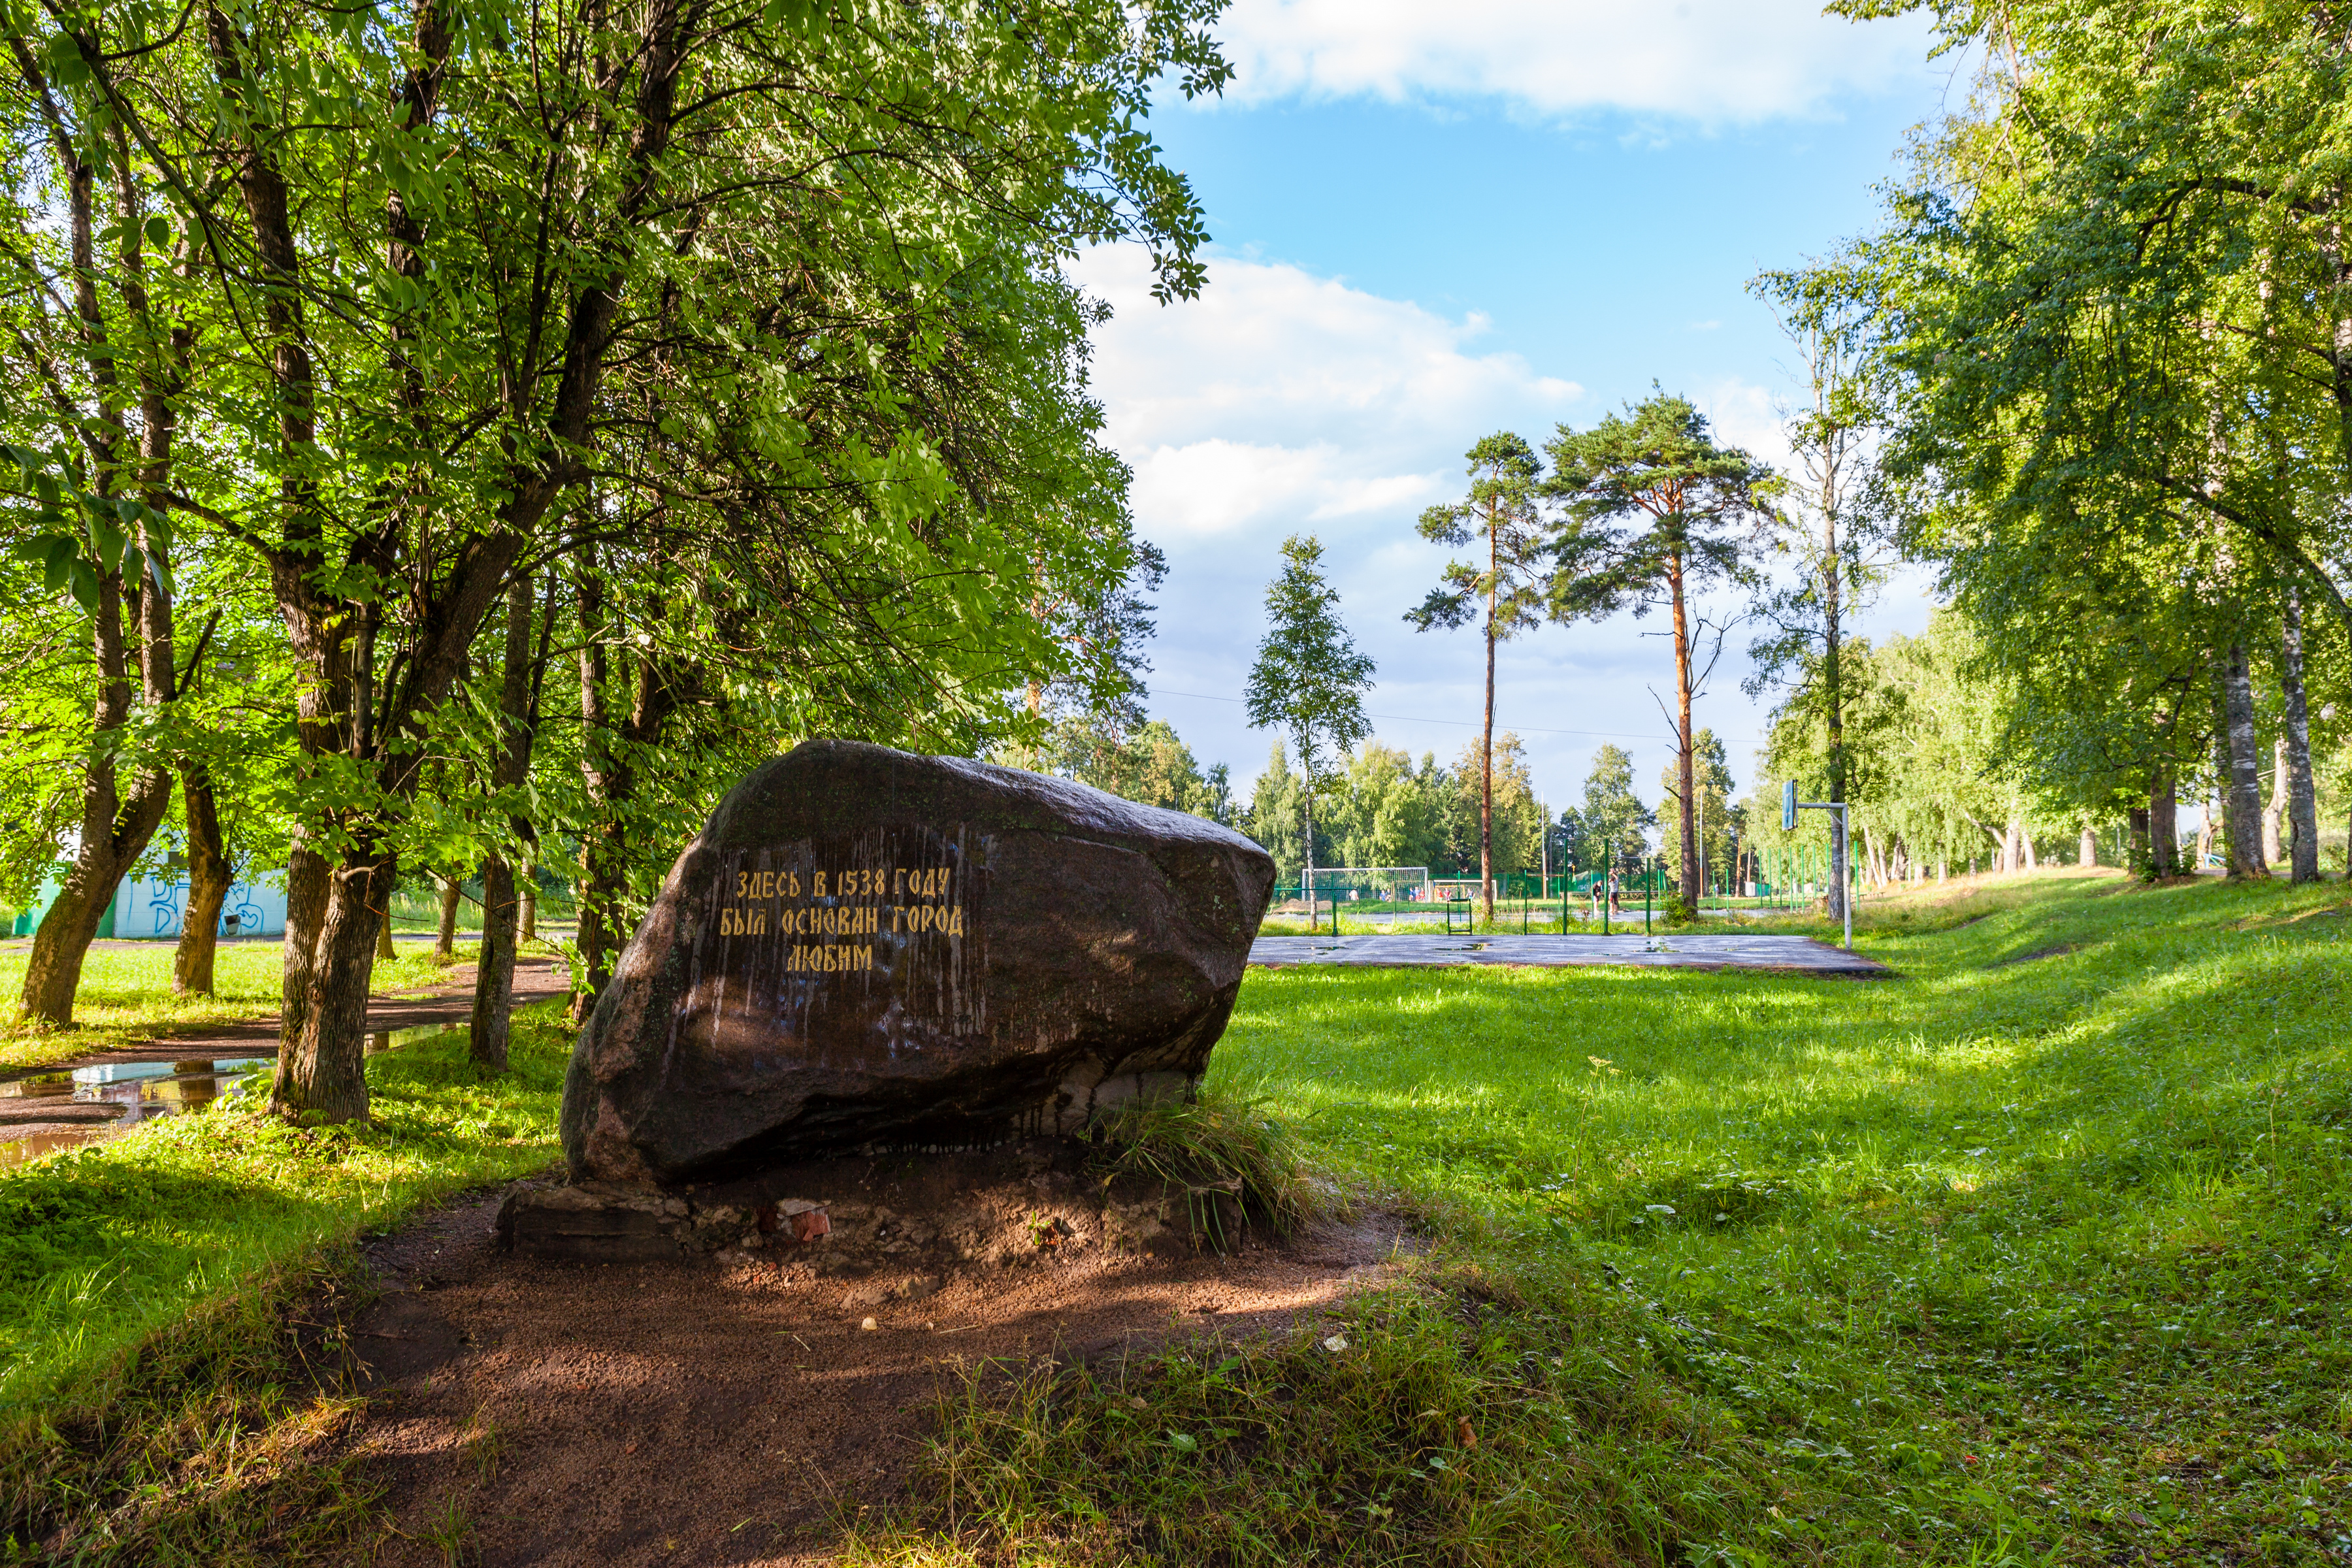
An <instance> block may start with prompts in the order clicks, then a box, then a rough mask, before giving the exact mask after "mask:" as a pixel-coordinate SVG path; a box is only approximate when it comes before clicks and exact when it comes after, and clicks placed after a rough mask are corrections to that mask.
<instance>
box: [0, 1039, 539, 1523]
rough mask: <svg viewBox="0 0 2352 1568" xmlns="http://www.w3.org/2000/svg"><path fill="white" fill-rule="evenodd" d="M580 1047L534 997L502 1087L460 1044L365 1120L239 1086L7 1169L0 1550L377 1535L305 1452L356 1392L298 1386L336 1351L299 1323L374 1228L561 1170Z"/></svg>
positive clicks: (0, 1306)
mask: <svg viewBox="0 0 2352 1568" xmlns="http://www.w3.org/2000/svg"><path fill="white" fill-rule="evenodd" d="M571 1045H572V1040H571V1035H570V1033H569V1032H568V1031H567V1030H565V1029H564V1028H562V1026H559V1024H558V1023H557V1022H556V1015H555V1010H554V1008H553V1007H552V1006H551V1005H550V1006H541V1007H537V1008H532V1009H529V1010H526V1011H525V1012H522V1013H519V1014H518V1015H517V1016H516V1023H515V1030H514V1034H513V1038H512V1044H511V1046H510V1060H511V1063H512V1066H513V1070H512V1071H511V1072H509V1073H508V1074H507V1075H505V1076H504V1077H500V1078H496V1079H485V1078H483V1077H482V1076H481V1075H480V1074H478V1072H477V1071H476V1069H475V1068H473V1067H471V1066H470V1065H469V1064H468V1063H467V1060H466V1054H465V1053H466V1040H465V1037H464V1036H463V1035H462V1034H457V1035H452V1036H449V1037H444V1038H439V1039H434V1040H428V1041H425V1042H423V1043H420V1044H417V1045H414V1046H407V1047H402V1048H401V1049H398V1050H395V1051H388V1052H384V1053H382V1054H379V1055H377V1056H373V1057H371V1058H368V1064H367V1074H368V1087H369V1090H370V1094H371V1096H372V1098H373V1110H374V1120H373V1125H371V1126H367V1127H363V1128H342V1127H338V1128H317V1129H297V1128H293V1127H290V1126H288V1125H286V1124H284V1123H282V1122H278V1121H269V1120H266V1119H263V1118H259V1117H257V1116H254V1115H252V1114H250V1113H249V1112H248V1111H247V1110H243V1109H240V1100H242V1098H243V1097H241V1096H237V1097H230V1098H227V1099H225V1100H219V1101H215V1103H214V1104H213V1105H212V1106H211V1107H209V1108H207V1109H206V1110H203V1111H201V1112H199V1113H195V1114H190V1115H184V1116H177V1117H172V1118H168V1119H165V1120H163V1121H158V1122H155V1123H153V1124H152V1125H151V1126H148V1127H146V1128H143V1129H142V1130H141V1131H138V1132H137V1133H135V1134H132V1135H131V1136H128V1137H125V1138H122V1139H120V1140H117V1141H116V1142H111V1143H108V1144H104V1145H101V1146H97V1147H93V1148H89V1149H84V1150H79V1151H77V1152H72V1153H68V1154H59V1155H54V1156H51V1157H49V1158H47V1159H44V1160H39V1161H36V1162H34V1163H31V1164H28V1165H25V1166H21V1167H19V1168H16V1169H15V1170H11V1171H7V1172H5V1173H0V1561H13V1560H15V1554H16V1552H17V1551H20V1550H25V1549H26V1548H27V1547H28V1546H29V1542H30V1541H31V1540H33V1539H37V1537H38V1535H39V1534H40V1533H43V1532H45V1531H46V1528H47V1526H48V1525H53V1524H54V1523H56V1522H57V1521H58V1520H59V1519H61V1518H74V1519H76V1520H77V1521H78V1523H77V1525H76V1536H75V1541H76V1544H77V1549H78V1550H81V1551H83V1552H86V1553H88V1555H87V1557H86V1558H84V1559H77V1560H87V1561H94V1562H105V1561H122V1562H138V1563H144V1562H157V1561H187V1562H192V1563H193V1562H205V1563H211V1562H226V1561H237V1560H243V1558H244V1557H245V1555H246V1554H247V1551H248V1549H250V1550H251V1551H253V1552H259V1553H260V1554H261V1555H262V1556H264V1557H268V1556H272V1555H273V1554H282V1553H286V1552H295V1553H296V1554H297V1555H298V1556H299V1552H300V1551H301V1550H307V1549H308V1548H309V1547H310V1546H314V1545H316V1544H318V1543H319V1541H320V1539H321V1538H322V1537H323V1538H328V1539H341V1537H342V1535H343V1533H344V1532H345V1531H351V1530H362V1531H363V1530H364V1529H365V1528H367V1527H368V1526H367V1510H366V1509H365V1507H364V1503H365V1499H364V1497H363V1496H360V1495H357V1494H354V1493H353V1492H352V1491H351V1490H350V1489H349V1488H348V1487H347V1485H346V1484H345V1483H346V1481H347V1478H345V1477H344V1476H342V1475H341V1473H340V1472H339V1471H337V1470H335V1469H334V1468H331V1467H330V1468H326V1469H320V1468H318V1467H316V1466H313V1465H311V1464H310V1463H309V1462H308V1461H307V1460H306V1459H305V1458H304V1456H305V1454H306V1453H307V1452H309V1451H310V1449H311V1448H312V1447H314V1446H315V1439H316V1438H317V1437H318V1436H320V1427H321V1426H322V1425H331V1424H332V1422H333V1421H335V1420H337V1419H339V1418H340V1417H341V1415H342V1414H343V1413H344V1412H346V1411H347V1410H348V1408H349V1402H348V1401H345V1402H340V1403H339V1402H334V1401H330V1402H328V1404H327V1405H324V1406H312V1405H310V1404H309V1402H308V1401H307V1400H305V1399H303V1398H301V1397H299V1395H300V1394H301V1393H302V1390H301V1389H300V1388H299V1379H296V1377H295V1374H296V1373H299V1367H300V1364H301V1362H302V1360H303V1359H304V1356H305V1354H306V1353H309V1354H315V1353H316V1352H317V1351H318V1350H319V1348H320V1347H318V1346H316V1345H315V1344H314V1345H310V1346H309V1347H308V1351H307V1352H305V1349H304V1347H303V1346H302V1345H301V1344H300V1343H299V1338H300V1336H299V1334H291V1335H289V1330H288V1314H289V1312H293V1313H296V1314H297V1315H299V1311H300V1304H301V1303H302V1302H303V1301H304V1300H306V1299H308V1298H310V1297H312V1296H313V1295H314V1294H315V1293H316V1292H318V1291H321V1290H331V1289H337V1288H339V1287H340V1285H341V1274H342V1270H343V1268H345V1267H346V1265H347V1263H348V1259H349V1257H350V1249H351V1247H352V1243H353V1241H354V1240H355V1239H356V1238H357V1237H359V1236H361V1235H362V1233H363V1232H366V1231H369V1230H373V1229H378V1228H381V1227H383V1226H388V1225H391V1224H393V1223H394V1222H396V1221H397V1220H399V1219H400V1218H401V1217H402V1216H403V1215H406V1214H408V1213H410V1212H412V1211H413V1210H415V1208H416V1207H417V1206H418V1205H422V1204H426V1203H430V1202H432V1201H434V1200H435V1199H437V1198H440V1197H443V1196H446V1194H450V1193H453V1192H457V1191H459V1190H462V1189H464V1188H467V1187H471V1186H478V1185H480V1184H485V1183H490V1182H500V1181H506V1180H510V1179H512V1178H513V1177H516V1176H519V1175H522V1174H525V1173H529V1172H531V1171H535V1170H538V1169H540V1168H541V1167H543V1166H545V1165H547V1164H548V1163H550V1162H551V1161H553V1160H554V1159H555V1158H556V1157H557V1147H556V1141H555V1113H556V1107H557V1103H558V1101H559V1100H560V1098H561V1096H562V1083H563V1068H564V1064H565V1062H566V1061H567V1060H568V1059H569V1056H570V1052H571ZM289 1380H294V1381H296V1382H297V1383H298V1386H296V1387H295V1388H292V1389H290V1390H289V1387H288V1386H287V1384H289ZM126 1491H127V1492H128V1494H129V1497H128V1500H127V1501H126V1500H125V1498H124V1493H125V1492H126ZM281 1508H282V1509H284V1510H290V1512H291V1515H292V1517H291V1518H290V1519H289V1518H286V1517H280V1510H281ZM34 1521H40V1522H38V1523H36V1522H34ZM10 1542H14V1543H15V1544H14V1546H13V1547H12V1546H10Z"/></svg>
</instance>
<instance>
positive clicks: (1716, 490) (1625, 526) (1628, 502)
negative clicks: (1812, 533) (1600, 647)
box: [1544, 392, 1779, 620]
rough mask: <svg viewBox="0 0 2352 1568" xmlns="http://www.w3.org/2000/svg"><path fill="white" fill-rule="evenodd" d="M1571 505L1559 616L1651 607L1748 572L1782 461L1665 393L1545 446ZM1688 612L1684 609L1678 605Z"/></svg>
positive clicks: (1551, 490)
mask: <svg viewBox="0 0 2352 1568" xmlns="http://www.w3.org/2000/svg"><path fill="white" fill-rule="evenodd" d="M1544 452H1545V455H1546V456H1548V457H1549V458H1550V459H1551V465H1552V476H1551V478H1550V479H1549V480H1547V481H1545V485H1544V489H1545V490H1546V492H1547V493H1548V494H1549V495H1550V496H1551V497H1552V498H1553V499H1554V500H1556V501H1557V502H1558V503H1559V506H1560V509H1561V511H1562V513H1563V517H1564V521H1563V526H1562V527H1561V529H1560V531H1559V536H1558V538H1557V540H1556V541H1555V542H1554V545H1553V550H1554V552H1555V555H1556V558H1557V561H1558V571H1557V572H1556V574H1554V575H1553V577H1552V579H1551V582H1550V584H1549V586H1550V595H1551V597H1550V603H1551V612H1552V614H1553V615H1554V616H1556V617H1558V618H1559V619H1561V620H1579V619H1586V618H1596V617H1599V616H1606V615H1612V614H1614V613H1615V612H1616V611H1617V610H1619V609H1622V608H1624V607H1627V606H1631V607H1632V608H1633V613H1634V614H1636V615H1641V614H1643V613H1644V612H1645V611H1647V610H1649V609H1651V608H1654V607H1655V606H1656V605H1658V604H1659V603H1660V602H1661V601H1662V600H1671V601H1673V602H1674V603H1675V604H1676V605H1679V604H1680V602H1681V599H1682V597H1683V595H1684V594H1685V592H1686V591H1696V590H1697V589H1700V588H1702V587H1705V586H1706V585H1707V584H1711V583H1720V582H1730V583H1745V582H1747V581H1748V575H1749V572H1748V564H1747V560H1746V554H1747V550H1746V542H1745V534H1746V532H1747V531H1748V530H1749V529H1750V528H1752V527H1753V526H1754V525H1756V524H1757V523H1759V522H1760V521H1764V520H1766V519H1768V518H1769V516H1770V506H1771V502H1772V499H1773V497H1774V496H1775V495H1776V494H1777V493H1778V489H1779V485H1778V481H1777V479H1776V477H1775V476H1774V474H1773V472H1772V470H1771V469H1770V468H1768V467H1766V466H1765V465H1764V464H1762V463H1759V462H1758V461H1757V460H1756V459H1755V458H1751V457H1749V456H1748V454H1747V453H1745V452H1743V451H1740V450H1739V449H1738V448H1737V447H1721V446H1717V444H1716V441H1715V437H1714V435H1713V434H1712V432H1711V431H1710V429H1709V427H1708V425H1707V420H1706V416H1705V415H1704V414H1701V413H1700V412H1699V411H1698V409H1697V408H1696V406H1695V405H1692V403H1691V402H1690V400H1689V399H1687V398H1683V397H1676V396H1674V395H1670V394H1667V393H1664V392H1661V393H1658V394H1657V395H1654V396H1653V397H1650V398H1648V399H1646V400H1644V401H1643V403H1642V404H1641V405H1638V406H1635V405H1627V407H1626V411H1625V412H1624V413H1623V414H1622V415H1618V414H1612V415H1609V416H1605V417H1603V418H1602V419H1601V420H1600V421H1599V422H1598V423H1596V424H1595V425H1594V426H1592V427H1591V429H1589V430H1574V429H1570V427H1569V426H1565V425H1563V426H1560V427H1559V432H1558V433H1557V434H1556V435H1554V436H1553V437H1552V438H1551V439H1550V440H1549V441H1547V442H1545V443H1544ZM1679 613H1680V612H1679V609H1677V614H1679Z"/></svg>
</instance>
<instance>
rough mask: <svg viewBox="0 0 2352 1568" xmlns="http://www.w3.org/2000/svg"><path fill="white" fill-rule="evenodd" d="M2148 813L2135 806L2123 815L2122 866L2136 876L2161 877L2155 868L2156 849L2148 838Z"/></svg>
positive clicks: (2146, 810)
mask: <svg viewBox="0 0 2352 1568" xmlns="http://www.w3.org/2000/svg"><path fill="white" fill-rule="evenodd" d="M2148 816H2149V812H2148V808H2147V806H2144V805H2135V806H2133V807H2132V808H2131V809H2130V810H2129V811H2127V812H2126V813H2125V814H2124V864H2125V865H2126V867H2128V868H2130V869H2131V871H2132V872H2133V873H2134V874H2135V875H2137V876H2142V877H2155V876H2160V875H2162V873H2161V872H2159V871H2158V870H2157V868H2156V847H2155V844H2154V842H2153V841H2152V840H2151V839H2150V837H2149V836H2148V830H2147V824H2148Z"/></svg>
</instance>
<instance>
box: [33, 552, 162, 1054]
mask: <svg viewBox="0 0 2352 1568" xmlns="http://www.w3.org/2000/svg"><path fill="white" fill-rule="evenodd" d="M143 597H144V598H145V599H147V600H148V601H150V602H151V603H152V601H153V600H156V599H159V598H161V597H162V595H143ZM145 607H146V606H142V608H145ZM167 613H168V612H167ZM142 618H143V617H142ZM151 635H152V632H151ZM90 637H91V645H92V651H93V653H94V654H95V656H96V660H97V664H98V669H99V695H98V702H97V707H96V711H95V713H94V715H93V717H94V720H95V722H94V723H93V725H92V729H93V730H94V731H96V732H97V734H98V736H99V737H100V739H101V742H103V739H104V738H105V737H107V736H109V735H110V734H112V733H113V732H115V731H121V729H122V728H123V727H124V726H125V725H127V724H128V723H129V722H130V719H131V681H130V676H129V668H128V664H127V661H126V658H125V656H124V652H123V639H122V593H121V580H120V579H119V578H118V577H116V576H115V575H114V574H112V573H109V574H106V575H105V577H104V578H103V579H102V580H101V581H100V584H99V599H98V607H97V610H96V611H95V612H94V613H93V614H92V615H91V616H90ZM170 639H171V635H170V630H169V626H168V623H167V624H166V626H165V627H164V629H163V641H162V643H161V646H160V647H156V646H152V645H151V646H149V647H145V648H144V649H142V653H143V656H144V657H143V658H142V664H143V666H144V670H145V676H146V680H145V686H146V689H147V693H146V694H147V696H148V698H149V699H150V700H151V702H156V703H160V702H163V701H167V700H169V699H170V695H171V685H170V682H171V679H172V669H171V662H170V661H171V658H172V653H171V640H170ZM159 666H160V668H159ZM117 765H118V764H117V763H116V761H115V755H114V752H112V750H111V749H110V747H107V746H105V745H104V744H103V743H101V745H100V746H99V747H95V748H93V749H92V752H91V760H90V761H89V763H87V764H86V765H85V768H84V771H83V773H82V790H81V846H80V847H79V849H78V850H76V851H75V854H74V859H73V865H72V867H71V868H69V869H68V871H67V872H66V876H65V883H64V886H63V887H62V888H60V889H58V896H57V899H56V900H54V901H53V902H52V903H51V904H50V905H49V908H48V910H47V913H46V914H44V915H43V916H42V917H41V923H40V926H39V928H38V929H37V930H36V931H34V933H33V951H32V952H31V953H30V954H29V955H27V957H26V963H25V984H24V990H23V993H22V999H21V1003H20V1005H21V1008H22V1013H23V1016H24V1017H26V1019H28V1020H34V1021H37V1022H40V1023H45V1024H51V1025H55V1026H60V1027H62V1026H66V1025H68V1024H70V1023H72V1022H73V1005H74V996H75V994H76V993H77V992H79V990H80V989H81V966H82V963H83V960H84V959H85V958H87V957H88V956H89V944H90V942H92V941H93V940H95V939H96V937H97V935H98V928H99V925H100V922H101V921H104V920H105V918H106V911H107V910H108V909H110V907H112V905H113V902H114V894H115V889H117V888H118V887H119V886H120V885H121V881H122V879H123V877H124V876H125V875H127V874H128V873H129V871H130V870H131V867H132V866H133V865H134V864H136V863H137V861H138V859H139V857H140V856H141V855H142V853H144V852H145V850H146V848H147V841H148V839H149V838H151V837H153V836H154V832H155V828H156V825H157V824H159V823H161V822H162V821H163V812H164V810H165V808H166V807H168V806H169V805H171V801H172V773H171V771H170V770H169V769H166V768H156V767H144V768H142V769H141V770H140V771H139V772H138V773H136V774H134V775H133V777H132V779H131V788H130V791H129V793H128V794H127V795H126V794H124V793H122V792H121V790H120V789H119V788H118V786H117V783H116V768H117Z"/></svg>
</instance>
